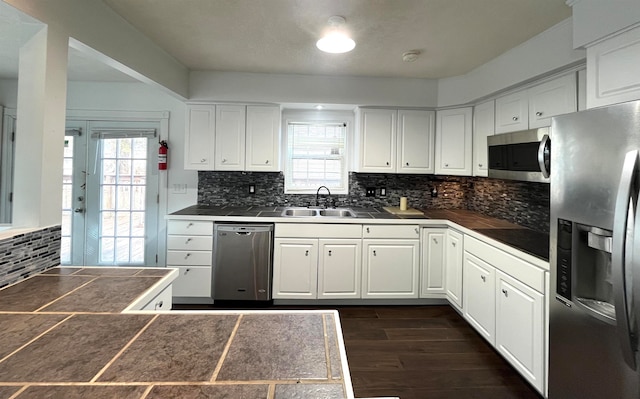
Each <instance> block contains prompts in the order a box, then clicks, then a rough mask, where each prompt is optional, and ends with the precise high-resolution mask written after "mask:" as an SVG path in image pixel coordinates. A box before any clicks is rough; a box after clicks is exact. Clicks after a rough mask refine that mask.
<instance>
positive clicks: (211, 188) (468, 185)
mask: <svg viewBox="0 0 640 399" xmlns="http://www.w3.org/2000/svg"><path fill="white" fill-rule="evenodd" d="M250 185H254V186H255V193H254V194H250V193H249V186H250ZM368 187H371V188H376V195H375V197H367V196H366V188H368ZM381 188H384V189H385V190H386V195H384V196H381V195H380V189H381ZM434 189H435V191H436V192H437V196H435V197H433V196H432V194H431V193H432V191H433V190H434ZM400 197H407V198H408V203H409V206H410V207H413V208H417V209H469V210H473V211H476V212H479V213H482V214H485V215H487V216H492V217H496V218H500V219H504V220H507V221H510V222H513V223H516V224H519V225H521V226H524V227H528V228H531V229H534V230H537V231H542V232H545V233H547V232H548V231H549V185H548V184H543V183H528V182H519V181H511V180H499V179H488V178H482V177H457V176H440V175H438V176H436V175H408V174H370V173H354V172H350V173H349V194H348V195H332V198H334V199H336V201H337V205H338V206H353V207H355V206H358V207H382V206H399V204H400ZM315 199H316V196H315V195H301V194H285V193H284V175H283V174H282V173H280V172H275V173H264V172H198V204H201V205H231V206H234V205H235V206H307V205H315Z"/></svg>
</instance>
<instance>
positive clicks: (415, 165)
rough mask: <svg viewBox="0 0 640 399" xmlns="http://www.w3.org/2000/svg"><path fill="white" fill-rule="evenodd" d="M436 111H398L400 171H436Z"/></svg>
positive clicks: (398, 157) (398, 170)
mask: <svg viewBox="0 0 640 399" xmlns="http://www.w3.org/2000/svg"><path fill="white" fill-rule="evenodd" d="M434 146H435V112H434V111H419V110H399V111H398V156H397V160H398V164H397V168H396V171H397V172H398V173H434V171H435V160H434V156H435V150H434Z"/></svg>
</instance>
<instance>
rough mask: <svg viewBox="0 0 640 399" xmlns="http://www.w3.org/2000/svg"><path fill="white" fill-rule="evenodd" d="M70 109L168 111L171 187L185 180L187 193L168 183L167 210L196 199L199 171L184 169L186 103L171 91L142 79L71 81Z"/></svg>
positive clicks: (161, 193) (169, 211)
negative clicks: (146, 83)
mask: <svg viewBox="0 0 640 399" xmlns="http://www.w3.org/2000/svg"><path fill="white" fill-rule="evenodd" d="M67 109H69V110H71V109H73V110H101V111H102V110H111V111H119V110H125V111H169V140H168V142H169V169H168V187H169V188H172V187H173V184H186V185H187V193H186V194H174V193H172V191H173V190H167V187H161V188H160V190H161V191H160V195H161V196H163V195H167V212H168V213H171V212H174V211H177V210H179V209H182V208H185V207H187V206H190V205H193V204H195V203H196V202H197V197H198V194H197V189H198V187H197V185H198V175H197V172H195V171H185V170H184V129H185V126H186V121H185V115H186V105H185V104H184V103H183V102H182V101H180V100H178V99H176V98H174V97H173V96H171V95H168V94H166V93H163V92H162V91H160V90H158V89H155V88H152V87H149V86H148V85H145V84H143V83H112V82H109V83H100V82H69V85H68V95H67Z"/></svg>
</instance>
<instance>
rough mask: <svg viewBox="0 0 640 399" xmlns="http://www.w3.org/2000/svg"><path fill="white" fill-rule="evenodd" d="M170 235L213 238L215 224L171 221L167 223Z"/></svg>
mask: <svg viewBox="0 0 640 399" xmlns="http://www.w3.org/2000/svg"><path fill="white" fill-rule="evenodd" d="M167 233H168V234H182V235H195V236H206V235H210V236H213V222H207V221H200V222H196V221H193V220H169V221H168V223H167Z"/></svg>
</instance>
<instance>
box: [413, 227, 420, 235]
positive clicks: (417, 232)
mask: <svg viewBox="0 0 640 399" xmlns="http://www.w3.org/2000/svg"><path fill="white" fill-rule="evenodd" d="M414 230H415V231H416V234H418V235H420V230H418V228H417V227H416V228H415V229H414Z"/></svg>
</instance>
